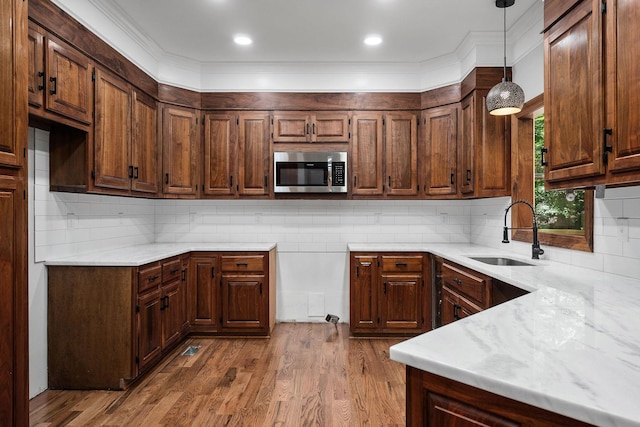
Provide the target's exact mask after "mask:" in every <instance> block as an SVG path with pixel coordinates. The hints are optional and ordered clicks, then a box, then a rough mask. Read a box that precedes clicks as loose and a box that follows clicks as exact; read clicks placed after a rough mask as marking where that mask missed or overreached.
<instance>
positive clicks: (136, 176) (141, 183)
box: [131, 92, 160, 195]
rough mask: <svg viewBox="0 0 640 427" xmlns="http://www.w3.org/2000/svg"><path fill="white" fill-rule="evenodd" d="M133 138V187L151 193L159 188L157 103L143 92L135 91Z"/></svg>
mask: <svg viewBox="0 0 640 427" xmlns="http://www.w3.org/2000/svg"><path fill="white" fill-rule="evenodd" d="M132 120H133V128H132V138H131V166H132V169H133V170H132V172H133V178H132V180H131V190H133V191H136V192H140V193H145V194H146V195H149V194H157V193H158V191H159V185H158V182H159V172H160V167H159V163H160V159H159V158H158V153H159V151H158V106H157V104H156V101H155V100H154V99H153V98H151V97H150V96H148V95H145V94H143V93H141V92H134V93H133V118H132Z"/></svg>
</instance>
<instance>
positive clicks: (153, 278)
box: [149, 274, 160, 282]
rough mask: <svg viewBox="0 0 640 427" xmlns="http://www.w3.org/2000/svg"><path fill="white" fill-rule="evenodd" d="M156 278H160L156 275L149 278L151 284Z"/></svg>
mask: <svg viewBox="0 0 640 427" xmlns="http://www.w3.org/2000/svg"><path fill="white" fill-rule="evenodd" d="M158 278H160V276H159V275H157V274H156V275H155V276H151V277H149V281H150V282H153V281H154V280H157V279H158Z"/></svg>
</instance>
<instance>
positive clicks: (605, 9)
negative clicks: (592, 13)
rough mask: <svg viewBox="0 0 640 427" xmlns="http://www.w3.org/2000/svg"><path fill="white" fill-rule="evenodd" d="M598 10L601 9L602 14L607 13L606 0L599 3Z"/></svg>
mask: <svg viewBox="0 0 640 427" xmlns="http://www.w3.org/2000/svg"><path fill="white" fill-rule="evenodd" d="M600 10H601V11H602V13H603V14H605V13H607V2H606V1H603V2H602V3H601V4H600Z"/></svg>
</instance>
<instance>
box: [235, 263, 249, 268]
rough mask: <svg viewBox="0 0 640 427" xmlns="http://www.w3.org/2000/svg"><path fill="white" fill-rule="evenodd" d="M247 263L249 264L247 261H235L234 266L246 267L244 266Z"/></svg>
mask: <svg viewBox="0 0 640 427" xmlns="http://www.w3.org/2000/svg"><path fill="white" fill-rule="evenodd" d="M248 265H249V264H248V263H246V262H236V267H246V266H248Z"/></svg>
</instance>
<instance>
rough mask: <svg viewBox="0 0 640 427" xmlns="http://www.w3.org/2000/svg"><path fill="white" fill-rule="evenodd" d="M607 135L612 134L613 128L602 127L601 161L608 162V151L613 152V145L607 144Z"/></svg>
mask: <svg viewBox="0 0 640 427" xmlns="http://www.w3.org/2000/svg"><path fill="white" fill-rule="evenodd" d="M607 135H608V136H611V135H613V129H603V131H602V163H604V164H605V165H606V164H607V163H609V153H613V147H612V146H611V145H607Z"/></svg>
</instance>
